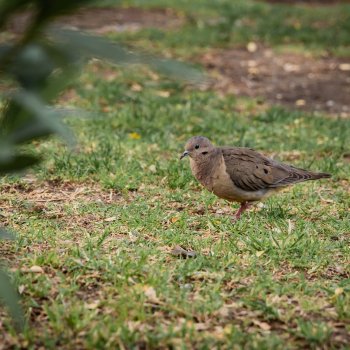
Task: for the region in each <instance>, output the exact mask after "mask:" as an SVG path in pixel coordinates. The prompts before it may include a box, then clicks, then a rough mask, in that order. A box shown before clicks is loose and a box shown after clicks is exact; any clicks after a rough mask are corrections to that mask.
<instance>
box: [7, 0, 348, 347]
mask: <svg viewBox="0 0 350 350" xmlns="http://www.w3.org/2000/svg"><path fill="white" fill-rule="evenodd" d="M224 3H226V2H224ZM206 4H207V3H205V2H203V7H202V8H200V9H199V14H200V15H202V16H207V14H206V10H205V9H206V6H207V5H206ZM226 4H227V3H226ZM241 4H242V5H241V6H244V5H243V3H242V2H241ZM254 4H255V3H254ZM178 6H181V7H179V8H180V9H181V8H182V9H183V11H189V10H188V9H187V8H186V7H185V5H184V4H183V3H182V2H180V5H178ZM227 6H228V5H227ZM247 6H248V5H247ZM254 6H256V7H257V8H262V9H264V8H267V9H273V8H274V7H273V6H270V5H265V4H255V5H254ZM337 8H338V7H337ZM278 9H279V7H278ZM296 9H298V8H296ZM207 11H208V13H209V14H211V13H212V11H213V10H212V9H209V10H207ZM216 11H219V10H216ZM220 11H223V10H220ZM271 11H272V10H271ZM276 11H277V10H276ZM293 11H299V10H293ZM317 11H324V10H317ZM332 11H336V10H332ZM337 11H338V10H337ZM267 16H270V15H267ZM314 16H315V18H316V16H317V15H316V14H315V15H314ZM268 18H270V17H266V18H265V19H264V21H266V22H267V19H268ZM279 20H281V18H279ZM138 35H141V36H142V35H145V36H147V35H148V34H147V32H141V33H140V34H138ZM169 35H170V34H169ZM173 35H174V34H173ZM196 35H197V34H196ZM215 35H216V34H215ZM196 38H197V39H198V37H197V36H194V39H193V40H197V39H196ZM276 40H277V39H276ZM309 40H311V39H309ZM315 40H316V39H315ZM196 43H198V45H199V46H200V45H202V44H201V40H200V39H198V41H196ZM212 44H213V41H211V42H210V43H209V45H212ZM163 45H164V46H167V45H169V42H168V41H164V43H163ZM181 45H183V47H187V49H188V51H189V52H190V51H191V49H195V47H192V45H191V42H189V41H187V42H186V41H185V42H184V43H181ZM325 45H326V44H325ZM169 47H170V46H169ZM106 76H110V77H113V76H115V78H114V79H113V78H111V79H109V80H108V79H106V78H105V77H106ZM135 84H138V85H140V87H141V89H140V87H139V86H138V87H137V88H135ZM72 88H73V89H74V90H75V91H76V96H75V97H74V98H73V99H72V100H70V101H68V102H67V104H69V105H74V106H75V107H80V108H85V109H88V110H90V111H92V114H93V116H92V118H89V117H86V118H82V117H81V116H71V117H70V118H67V123H68V124H69V125H70V126H71V127H72V128H73V130H74V131H75V133H76V135H77V140H78V144H77V147H76V148H75V149H67V148H66V147H65V146H64V145H63V144H62V143H61V142H60V141H59V140H50V141H45V142H44V143H42V144H39V143H34V144H32V145H30V151H31V152H39V153H41V154H42V155H43V157H45V158H46V161H45V162H44V163H43V164H42V165H41V166H40V167H37V168H36V169H34V170H33V171H32V172H31V177H32V178H27V179H21V178H19V177H11V178H10V177H7V178H2V179H1V180H0V191H1V192H0V193H1V200H0V215H1V217H2V218H3V221H4V222H5V223H6V224H8V225H9V226H11V227H13V228H14V229H15V230H16V231H17V232H18V239H17V241H15V242H13V243H3V244H2V246H1V252H2V256H3V259H4V260H5V261H6V263H7V264H8V266H9V267H10V268H11V276H12V278H13V280H14V282H15V283H16V284H17V285H18V286H19V289H20V290H21V292H22V303H23V306H24V309H25V310H26V317H27V319H28V328H27V329H26V331H25V332H24V333H23V334H22V335H18V334H17V333H16V331H15V330H14V329H13V327H12V324H11V321H10V319H9V318H7V316H5V313H4V312H3V311H0V320H1V322H0V330H1V333H2V334H4V340H3V342H4V344H5V345H6V346H8V347H9V346H10V345H12V346H13V347H14V348H29V349H36V348H39V347H40V346H41V347H43V348H45V349H57V348H66V349H72V348H83V349H106V348H112V349H113V348H121V349H123V348H125V349H132V348H137V347H139V348H179V349H193V348H198V349H212V348H222V349H232V348H237V349H240V348H245V349H297V348H314V349H317V348H327V349H333V348H344V349H346V348H347V346H348V344H349V342H350V323H349V319H350V268H349V266H350V244H349V243H350V212H349V202H350V192H349V189H350V184H349V181H350V177H349V174H350V163H349V162H348V160H347V159H346V158H345V157H344V154H346V153H348V152H349V146H350V145H349V137H348V135H349V132H350V120H349V119H344V118H343V119H341V118H339V119H337V118H335V117H330V116H327V115H316V114H307V113H303V112H296V111H289V110H285V109H282V108H277V107H271V108H268V109H263V108H262V107H261V106H260V105H259V104H258V103H257V102H256V101H254V100H251V99H235V98H233V97H230V96H227V97H219V96H218V95H217V94H216V92H214V91H206V92H203V91H199V90H198V89H196V88H189V87H187V88H184V87H182V86H181V85H179V84H178V83H174V82H170V81H167V80H159V79H157V77H155V76H154V74H150V72H149V71H147V70H146V69H141V68H140V69H134V70H128V71H122V70H121V69H117V68H113V67H110V66H108V65H104V64H101V63H98V62H94V63H91V64H90V65H88V66H87V67H86V69H85V70H84V72H83V74H82V76H81V78H80V80H79V82H77V83H76V84H75V85H74V86H72ZM135 90H141V91H135ZM165 92H166V93H165ZM168 95H169V96H168ZM164 96H168V97H164ZM198 134H200V135H205V136H207V137H209V138H210V139H211V140H212V141H213V142H214V143H216V144H228V145H240V146H248V147H253V148H255V149H257V150H260V151H263V152H264V153H266V154H268V155H271V156H275V157H277V158H279V159H280V160H282V161H286V162H288V163H293V164H294V165H296V166H301V167H308V168H311V169H314V170H320V171H327V172H331V173H332V174H333V177H332V179H330V180H323V181H319V182H310V183H305V184H300V185H297V186H295V187H293V188H291V189H290V190H289V191H286V192H283V193H281V194H279V195H277V196H275V197H272V198H271V199H269V200H268V201H267V202H265V204H264V207H263V208H260V207H257V208H256V209H253V210H251V211H250V212H249V213H247V214H246V215H244V216H243V217H242V220H241V221H239V222H237V223H233V222H232V221H231V215H232V214H233V212H234V210H236V209H237V207H238V206H237V205H236V204H233V205H231V204H228V203H226V202H225V201H222V200H219V199H217V198H216V197H215V196H214V195H212V194H210V193H208V192H206V191H205V190H203V189H202V188H201V187H200V185H199V184H198V183H197V182H196V181H195V180H194V179H193V177H192V175H191V173H190V170H189V164H188V161H187V160H183V161H182V162H180V161H179V159H178V158H179V155H180V154H181V153H182V151H183V146H184V144H185V142H186V140H187V138H189V137H191V136H192V135H198ZM33 177H34V178H33ZM176 245H181V246H182V247H184V248H185V249H189V250H194V251H195V252H196V253H197V256H196V257H195V258H192V259H181V258H178V257H176V256H173V255H171V254H170V251H171V249H172V248H174V247H175V246H176ZM32 266H40V267H41V268H42V269H43V270H44V273H33V272H30V268H31V267H32Z"/></svg>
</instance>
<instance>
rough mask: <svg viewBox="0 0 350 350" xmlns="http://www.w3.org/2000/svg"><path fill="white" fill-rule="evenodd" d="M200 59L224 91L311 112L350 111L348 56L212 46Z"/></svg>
mask: <svg viewBox="0 0 350 350" xmlns="http://www.w3.org/2000/svg"><path fill="white" fill-rule="evenodd" d="M200 62H201V63H202V64H204V66H205V67H207V69H208V70H209V71H210V72H211V73H213V75H215V76H216V79H215V82H214V83H213V87H214V88H215V89H217V90H219V91H221V92H223V93H225V94H234V95H238V96H249V97H254V98H262V99H263V100H264V101H266V102H269V103H274V104H281V105H285V106H288V107H292V108H298V109H302V110H309V111H326V112H328V113H336V114H341V115H342V116H344V117H345V116H348V115H350V59H338V58H331V57H323V58H320V59H315V58H312V57H307V56H304V55H300V54H295V53H275V52H273V51H272V50H270V49H266V48H258V49H257V50H256V51H255V52H249V51H248V50H246V49H231V50H219V51H212V52H210V53H207V54H205V55H204V56H203V57H201V58H200Z"/></svg>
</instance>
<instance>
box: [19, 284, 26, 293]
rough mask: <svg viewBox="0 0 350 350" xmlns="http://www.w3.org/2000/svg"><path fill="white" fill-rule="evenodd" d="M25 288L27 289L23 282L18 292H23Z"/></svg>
mask: <svg viewBox="0 0 350 350" xmlns="http://www.w3.org/2000/svg"><path fill="white" fill-rule="evenodd" d="M24 289H25V286H24V284H21V285H20V286H18V293H19V294H23V292H24Z"/></svg>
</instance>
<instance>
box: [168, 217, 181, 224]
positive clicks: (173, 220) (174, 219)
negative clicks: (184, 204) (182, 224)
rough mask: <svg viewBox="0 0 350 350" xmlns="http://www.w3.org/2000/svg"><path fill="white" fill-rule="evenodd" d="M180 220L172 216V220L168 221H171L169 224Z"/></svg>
mask: <svg viewBox="0 0 350 350" xmlns="http://www.w3.org/2000/svg"><path fill="white" fill-rule="evenodd" d="M179 220H180V218H179V217H178V216H173V217H172V218H170V221H171V223H173V224H174V223H175V222H176V221H179Z"/></svg>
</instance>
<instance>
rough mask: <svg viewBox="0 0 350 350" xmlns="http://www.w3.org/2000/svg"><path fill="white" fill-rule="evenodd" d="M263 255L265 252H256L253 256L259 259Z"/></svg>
mask: <svg viewBox="0 0 350 350" xmlns="http://www.w3.org/2000/svg"><path fill="white" fill-rule="evenodd" d="M264 253H265V250H258V251H257V252H256V253H255V255H256V256H257V257H258V258H260V257H261V256H262V255H263V254H264Z"/></svg>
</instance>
